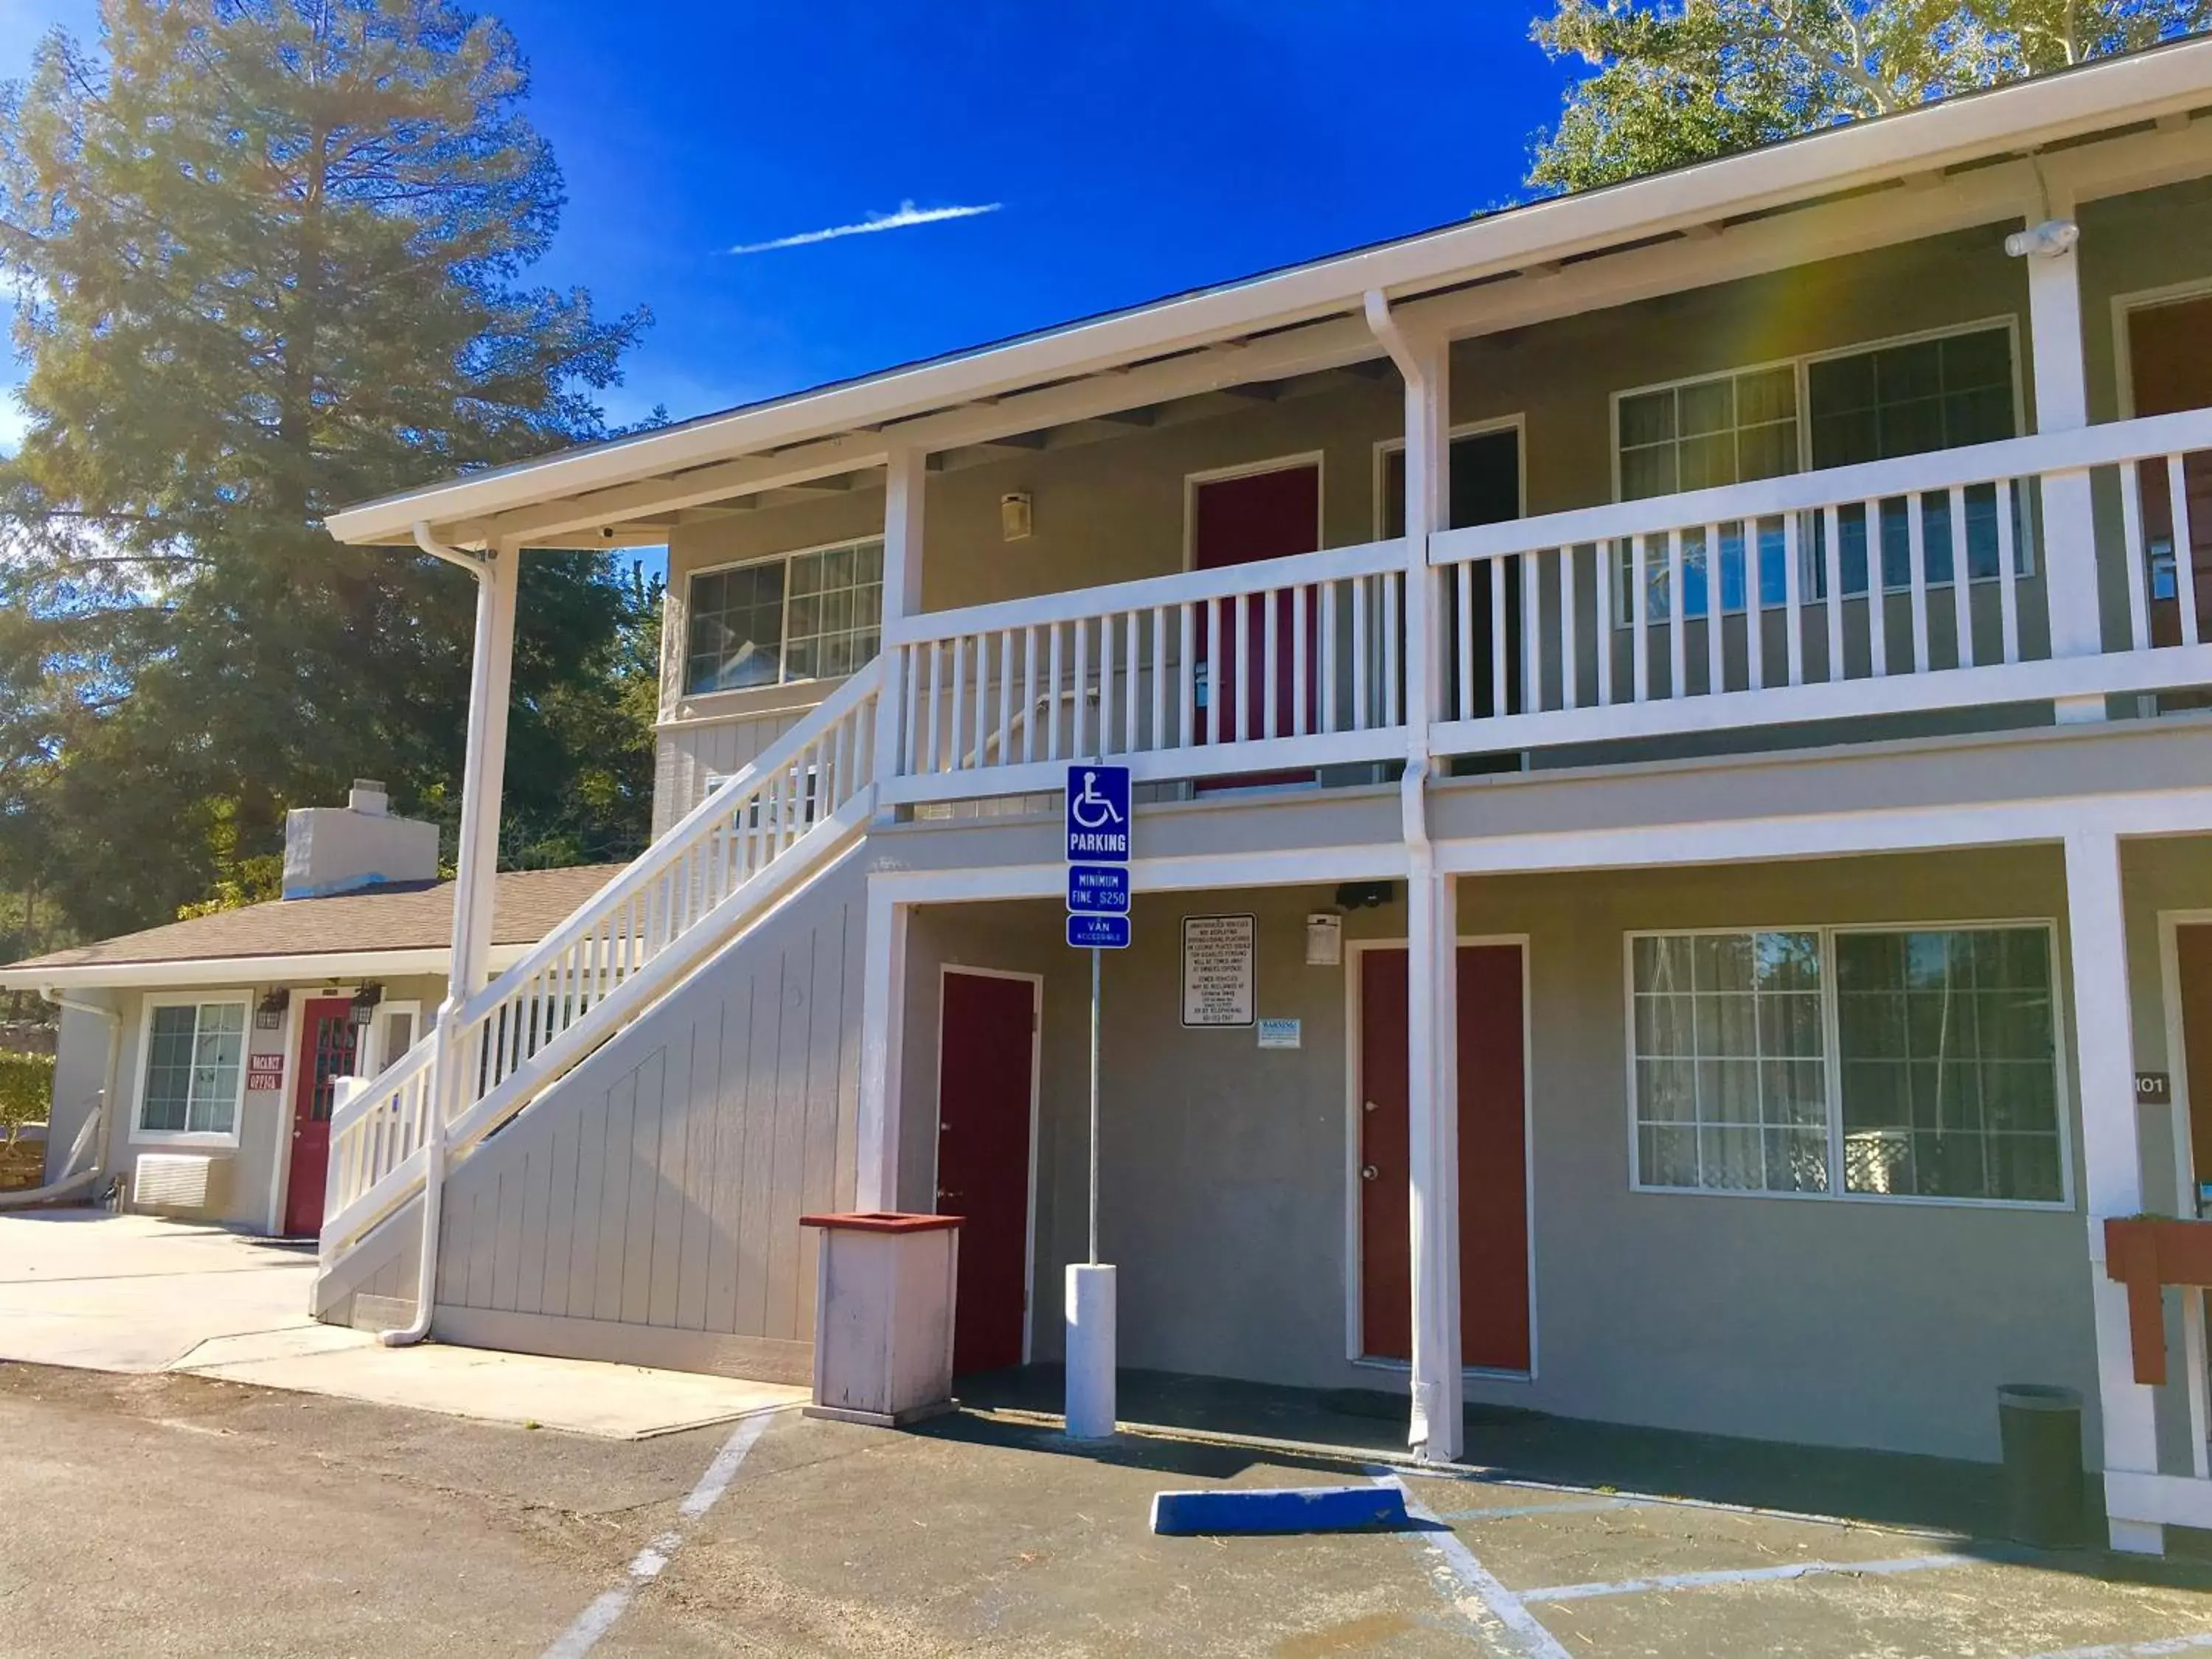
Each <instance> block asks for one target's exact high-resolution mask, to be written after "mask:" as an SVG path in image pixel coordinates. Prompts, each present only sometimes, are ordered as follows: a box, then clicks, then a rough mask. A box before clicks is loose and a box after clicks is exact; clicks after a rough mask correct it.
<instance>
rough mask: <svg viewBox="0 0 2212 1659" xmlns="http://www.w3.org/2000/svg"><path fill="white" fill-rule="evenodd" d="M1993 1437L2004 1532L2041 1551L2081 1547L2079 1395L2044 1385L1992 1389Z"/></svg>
mask: <svg viewBox="0 0 2212 1659" xmlns="http://www.w3.org/2000/svg"><path fill="white" fill-rule="evenodd" d="M1997 1433H1998V1436H1999V1438H2000V1439H2001V1440H2002V1443H2003V1445H2004V1485H2005V1529H2006V1531H2007V1533H2008V1534H2009V1535H2010V1536H2012V1537H2014V1538H2015V1539H2017V1540H2019V1541H2021V1543H2023V1544H2033V1545H2035V1546H2037V1547H2039V1548H2042V1549H2066V1548H2069V1547H2073V1546H2075V1545H2077V1544H2079V1543H2081V1541H2082V1538H2083V1528H2082V1524H2081V1521H2082V1516H2081V1506H2082V1498H2083V1482H2082V1478H2081V1395H2080V1394H2079V1393H2078V1392H2076V1391H2075V1389H2061V1388H2057V1387H2053V1386H2052V1385H2051V1384H2049V1383H2008V1384H2007V1385H2006V1386H2004V1387H2003V1388H2001V1389H1998V1390H1997Z"/></svg>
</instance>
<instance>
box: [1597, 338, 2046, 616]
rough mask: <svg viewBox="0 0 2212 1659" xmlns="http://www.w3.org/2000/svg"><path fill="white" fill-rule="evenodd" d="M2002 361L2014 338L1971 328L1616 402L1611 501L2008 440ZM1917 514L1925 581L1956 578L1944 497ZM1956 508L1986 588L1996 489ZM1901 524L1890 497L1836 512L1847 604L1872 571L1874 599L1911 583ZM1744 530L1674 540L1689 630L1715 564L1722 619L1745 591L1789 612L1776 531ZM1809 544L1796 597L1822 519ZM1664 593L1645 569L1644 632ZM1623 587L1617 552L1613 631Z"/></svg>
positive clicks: (1621, 611) (2009, 391)
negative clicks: (1753, 588) (1615, 496)
mask: <svg viewBox="0 0 2212 1659" xmlns="http://www.w3.org/2000/svg"><path fill="white" fill-rule="evenodd" d="M2013 356H2014V352H2013V336H2012V327H2011V325H2010V324H2008V323H2000V324H1996V325H1988V324H1982V325H1977V326H1974V327H1971V328H1967V329H1965V330H1961V331H1955V332H1952V333H1947V334H1938V335H1931V336H1929V337H1923V338H1918V339H1908V340H1902V341H1898V342H1895V343H1890V344H1885V345H1875V346H1866V347H1859V348H1856V349H1851V350H1849V351H1842V352H1835V353H1832V354H1829V355H1826V356H1817V357H1802V358H1797V359H1794V360H1792V361H1790V362H1784V363H1776V364H1769V365H1767V366H1765V367H1763V368H1754V369H1743V370H1735V371H1731V372H1730V373H1728V374H1711V375H1706V376H1705V377H1703V378H1701V379H1698V380H1684V381H1680V382H1679V383H1677V384H1675V385H1673V386H1651V387H1646V388H1644V389H1643V390H1641V391H1638V392H1622V393H1620V395H1619V396H1618V397H1617V398H1615V399H1614V430H1613V437H1614V453H1615V457H1616V459H1617V463H1618V467H1619V480H1620V499H1621V500H1623V501H1641V500H1644V499H1647V498H1649V497H1651V496H1655V495H1674V494H1677V493H1679V492H1680V491H1684V490H1691V489H1710V488H1713V487H1717V486H1721V485H1726V484H1735V483H1747V482H1749V481H1750V480H1753V479H1755V478H1771V477H1779V476H1781V475H1782V474H1784V473H1790V472H1797V471H1803V470H1805V469H1806V468H1808V467H1810V468H1814V469H1820V468H1826V467H1837V466H1850V465H1857V464H1858V463H1860V462H1863V461H1880V460H1889V459H1894V458H1895V457H1898V456H1900V455H1917V454H1923V453H1927V452H1929V451H1931V450H1939V449H1955V448H1960V447H1965V446H1966V445H1969V444H1978V443H1990V442H1995V441H1998V440H2001V439H2004V438H2009V437H2012V436H2014V435H2015V433H2016V432H2017V430H2018V419H2017V409H2016V404H2015V392H2014V373H2013ZM1921 505H1922V519H1923V526H1922V527H1923V534H1924V538H1925V542H1926V549H1927V579H1928V580H1929V582H1930V583H1931V584H1937V585H1941V584H1944V583H1948V582H1949V581H1950V580H1951V578H1952V570H1953V565H1954V557H1953V551H1952V547H1951V517H1950V501H1949V496H1948V494H1947V493H1946V492H1944V491H1942V490H1934V491H1930V492H1929V493H1928V494H1927V495H1923V498H1922V503H1921ZM1965 505H1966V553H1967V574H1968V576H1969V579H1970V580H1982V579H1985V578H1993V577H1995V576H1996V574H1997V566H1998V552H1997V549H1998V545H1999V542H1998V532H1997V512H1998V508H1997V492H1996V488H1995V486H1993V485H1990V484H1981V485H1976V486H1972V487H1970V488H1969V489H1967V490H1966V494H1965ZM1909 518H1910V513H1909V508H1908V504H1907V502H1906V501H1905V500H1904V499H1902V498H1899V499H1898V500H1894V501H1883V502H1881V504H1880V505H1879V507H1877V508H1876V509H1875V511H1874V512H1873V513H1869V511H1868V509H1867V508H1866V507H1864V506H1863V505H1852V506H1847V507H1844V509H1843V512H1842V515H1841V518H1840V520H1839V521H1838V535H1839V537H1840V538H1841V545H1840V547H1839V549H1838V554H1839V569H1840V573H1841V574H1842V578H1843V586H1844V592H1846V593H1853V594H1857V593H1864V592H1866V591H1867V587H1868V582H1869V573H1870V571H1871V570H1872V569H1873V568H1875V567H1877V566H1878V567H1879V568H1880V570H1881V584H1882V586H1883V588H1884V589H1885V590H1887V591H1899V590H1902V589H1904V588H1906V587H1908V586H1911V563H1910V557H1911V556H1910V550H1909V529H1910V526H1909V522H1908V521H1909ZM2015 525H2016V528H2017V530H2018V533H2016V534H2015V568H2017V569H2018V570H2019V572H2020V573H2021V574H2027V569H2028V558H2029V547H2030V538H2029V537H2028V536H2027V533H2026V526H2025V524H2024V523H2023V522H2021V520H2020V518H2019V507H2018V506H2017V504H2015ZM1751 528H1752V531H1753V533H1751V534H1750V535H1749V536H1748V537H1747V533H1746V532H1747V526H1746V525H1744V524H1743V523H1741V522H1731V523H1727V524H1723V526H1720V538H1719V544H1718V546H1717V548H1715V549H1711V550H1709V549H1708V548H1707V547H1706V545H1705V541H1706V532H1705V531H1704V530H1703V529H1700V528H1695V527H1692V528H1691V529H1689V530H1686V531H1685V532H1684V533H1683V536H1682V614H1683V615H1684V616H1685V617H1702V616H1704V615H1705V614H1706V608H1707V605H1708V603H1709V599H1708V589H1709V587H1710V586H1712V582H1711V567H1712V566H1714V565H1717V567H1718V578H1719V580H1718V586H1719V588H1720V600H1721V609H1722V610H1723V611H1740V610H1741V609H1742V608H1743V606H1744V604H1745V600H1746V598H1747V592H1748V590H1749V587H1750V584H1751V583H1752V582H1753V580H1756V581H1757V582H1758V584H1759V603H1760V604H1761V605H1781V604H1783V603H1784V601H1785V599H1786V598H1787V595H1788V591H1789V590H1788V583H1787V580H1786V577H1785V574H1784V568H1783V566H1784V557H1785V554H1784V536H1783V530H1782V522H1781V520H1779V519H1778V518H1769V519H1766V520H1760V521H1759V522H1758V523H1757V525H1756V526H1752V527H1751ZM1805 532H1806V533H1805V535H1804V536H1803V538H1802V542H1803V551H1802V555H1801V556H1802V560H1803V564H1802V570H1801V574H1802V580H1803V586H1804V591H1805V592H1807V593H1808V594H1810V595H1811V596H1813V597H1814V598H1820V597H1824V596H1825V594H1826V587H1827V580H1826V557H1825V551H1824V549H1825V542H1824V540H1823V538H1824V537H1825V535H1826V525H1825V522H1824V521H1823V520H1822V519H1821V518H1820V515H1818V514H1808V515H1807V518H1806V523H1805ZM1747 541H1748V543H1749V545H1747ZM1754 573H1755V574H1754ZM1667 584H1668V568H1667V562H1666V560H1665V559H1664V557H1657V558H1654V559H1652V560H1651V561H1650V563H1649V564H1648V565H1647V567H1646V574H1645V590H1646V591H1645V599H1644V615H1645V617H1647V618H1648V619H1650V620H1663V619H1664V618H1665V617H1667V616H1668V593H1667ZM1630 586H1632V579H1631V575H1630V559H1629V557H1628V552H1627V549H1626V546H1625V545H1624V546H1622V547H1620V549H1618V550H1616V552H1615V555H1614V558H1613V592H1614V599H1615V608H1614V612H1613V614H1614V616H1615V617H1617V618H1619V619H1620V623H1621V625H1624V626H1625V625H1626V623H1627V621H1628V619H1629V618H1630V617H1632V616H1633V615H1634V608H1633V607H1632V605H1630V603H1629V588H1630Z"/></svg>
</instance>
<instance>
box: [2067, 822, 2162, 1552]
mask: <svg viewBox="0 0 2212 1659" xmlns="http://www.w3.org/2000/svg"><path fill="white" fill-rule="evenodd" d="M2066 921H2067V934H2068V938H2069V942H2070V945H2071V949H2072V962H2071V966H2072V969H2073V981H2074V998H2073V1013H2074V1020H2073V1024H2074V1049H2075V1054H2076V1056H2077V1057H2078V1060H2079V1063H2080V1070H2081V1183H2082V1188H2083V1191H2084V1194H2085V1196H2086V1197H2087V1200H2088V1201H2087V1210H2088V1216H2089V1252H2088V1253H2089V1288H2090V1295H2091V1298H2092V1301H2093V1305H2094V1309H2095V1314H2096V1328H2097V1390H2098V1395H2099V1401H2098V1404H2099V1409H2100V1413H2101V1414H2102V1416H2103V1419H2104V1428H2105V1446H2104V1458H2103V1462H2104V1467H2105V1468H2106V1471H2107V1472H2108V1473H2121V1472H2129V1473H2138V1474H2155V1473H2156V1472H2157V1469H2158V1427H2157V1420H2156V1418H2155V1415H2154V1406H2153V1400H2152V1394H2151V1390H2150V1389H2148V1388H2145V1387H2144V1386H2143V1385H2142V1384H2141V1383H2137V1382H2136V1380H2135V1361H2134V1358H2133V1357H2132V1353H2131V1350H2130V1346H2129V1341H2128V1298H2127V1291H2126V1288H2125V1287H2124V1286H2123V1285H2116V1284H2114V1283H2113V1282H2112V1280H2111V1279H2107V1278H2106V1276H2105V1221H2106V1218H2107V1217H2110V1216H2127V1215H2133V1214H2135V1213H2136V1212H2138V1211H2140V1210H2141V1209H2142V1147H2141V1144H2140V1135H2139V1133H2138V1125H2137V1121H2136V1091H2135V1043H2134V1036H2133V1033H2132V1030H2131V1028H2130V1012H2129V999H2128V963H2127V939H2126V933H2125V927H2124V917H2123V913H2122V910H2121V896H2120V848H2119V840H2118V837H2117V836H2114V835H2112V833H2111V832H2110V831H2104V830H2076V831H2074V832H2073V833H2071V834H2069V836H2067V837H2066ZM2106 1486H2107V1491H2108V1494H2109V1491H2110V1486H2111V1483H2110V1482H2109V1481H2108V1482H2107V1483H2106ZM2111 1526H2112V1547H2113V1548H2114V1549H2116V1550H2131V1551H2136V1552H2140V1553H2150V1554H2157V1553H2161V1552H2162V1551H2163V1550H2164V1548H2165V1528H2163V1527H2162V1526H2160V1524H2159V1523H2158V1522H2152V1521H2143V1520H2139V1519H2134V1518H2127V1517H2122V1516H2114V1517H2112V1522H2111Z"/></svg>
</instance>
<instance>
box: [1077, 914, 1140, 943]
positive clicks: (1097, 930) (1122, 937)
mask: <svg viewBox="0 0 2212 1659" xmlns="http://www.w3.org/2000/svg"><path fill="white" fill-rule="evenodd" d="M1067 942H1068V943H1069V944H1070V945H1073V946H1075V948H1076V949H1077V950H1079V951H1126V950H1127V949H1128V948H1129V919H1128V917H1127V916H1089V915H1071V916H1070V917H1068V919H1067Z"/></svg>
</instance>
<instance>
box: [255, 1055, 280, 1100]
mask: <svg viewBox="0 0 2212 1659" xmlns="http://www.w3.org/2000/svg"><path fill="white" fill-rule="evenodd" d="M283 1086H284V1056H283V1054H248V1055H246V1088H247V1089H248V1090H249V1091H254V1092H259V1091H264V1090H268V1089H281V1088H283Z"/></svg>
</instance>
